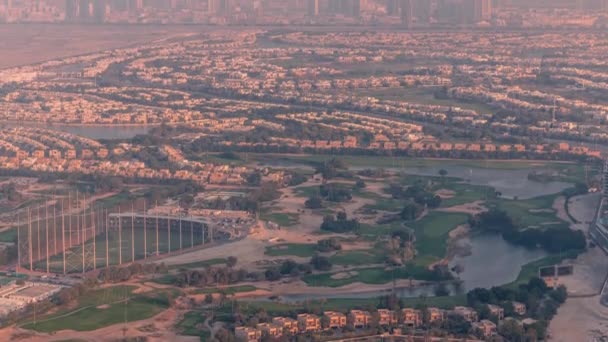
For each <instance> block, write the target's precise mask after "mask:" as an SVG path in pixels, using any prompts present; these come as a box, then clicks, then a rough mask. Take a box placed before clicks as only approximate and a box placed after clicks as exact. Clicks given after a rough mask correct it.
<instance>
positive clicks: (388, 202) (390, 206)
mask: <svg viewBox="0 0 608 342" xmlns="http://www.w3.org/2000/svg"><path fill="white" fill-rule="evenodd" d="M403 202H404V201H403V200H396V199H392V198H385V197H379V198H377V199H376V203H373V204H366V205H365V206H364V207H363V208H364V209H372V210H382V211H392V212H394V211H401V210H402V209H403Z"/></svg>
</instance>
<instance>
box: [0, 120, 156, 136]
mask: <svg viewBox="0 0 608 342" xmlns="http://www.w3.org/2000/svg"><path fill="white" fill-rule="evenodd" d="M0 126H3V127H9V128H11V127H39V128H47V129H53V130H57V131H62V132H67V133H71V134H76V135H80V136H83V137H87V138H91V139H130V138H133V137H135V136H136V135H139V134H146V133H148V132H149V131H150V130H151V129H152V128H153V127H154V126H118V125H117V126H88V125H82V126H77V125H61V124H51V125H48V124H37V123H31V122H28V123H15V122H2V123H0Z"/></svg>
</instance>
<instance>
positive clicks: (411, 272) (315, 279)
mask: <svg viewBox="0 0 608 342" xmlns="http://www.w3.org/2000/svg"><path fill="white" fill-rule="evenodd" d="M393 279H416V280H429V281H432V280H438V279H437V278H436V275H435V274H434V273H433V272H432V271H429V270H428V268H426V267H423V266H418V265H414V264H410V265H406V266H404V267H395V268H393V269H388V268H384V267H371V268H362V269H357V270H353V271H348V272H338V273H333V274H330V273H324V274H314V275H308V276H305V277H304V278H303V280H304V282H306V284H308V285H309V286H323V287H341V286H345V285H348V284H352V283H356V282H361V283H365V284H387V283H389V282H391V281H392V280H393Z"/></svg>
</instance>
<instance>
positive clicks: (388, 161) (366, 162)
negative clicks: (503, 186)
mask: <svg viewBox="0 0 608 342" xmlns="http://www.w3.org/2000/svg"><path fill="white" fill-rule="evenodd" d="M248 155H249V157H250V159H251V160H252V161H253V160H255V161H257V162H260V163H264V162H266V161H273V162H277V161H283V162H288V163H294V164H303V165H309V166H313V165H318V164H320V163H323V162H326V161H328V160H330V159H332V158H338V159H340V160H342V161H344V162H345V163H346V165H347V166H351V167H367V168H402V167H406V168H409V167H448V166H463V167H470V168H481V169H498V170H521V169H532V168H546V169H551V170H556V171H560V172H561V171H564V172H567V173H568V175H569V176H570V177H572V178H577V179H579V180H580V179H581V178H578V176H580V175H582V176H584V169H583V165H580V164H575V163H571V162H559V161H546V160H482V159H434V158H410V157H384V156H366V155H361V156H353V155H339V156H335V155H310V154H301V155H283V154H272V153H249V154H248ZM583 179H584V177H583Z"/></svg>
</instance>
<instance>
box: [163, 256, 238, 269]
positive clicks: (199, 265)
mask: <svg viewBox="0 0 608 342" xmlns="http://www.w3.org/2000/svg"><path fill="white" fill-rule="evenodd" d="M227 261H228V260H227V259H224V258H216V259H209V260H201V261H195V262H189V263H185V264H179V265H171V266H169V269H170V270H174V269H180V268H185V269H192V268H205V267H209V266H215V265H224V264H226V262H227Z"/></svg>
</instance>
